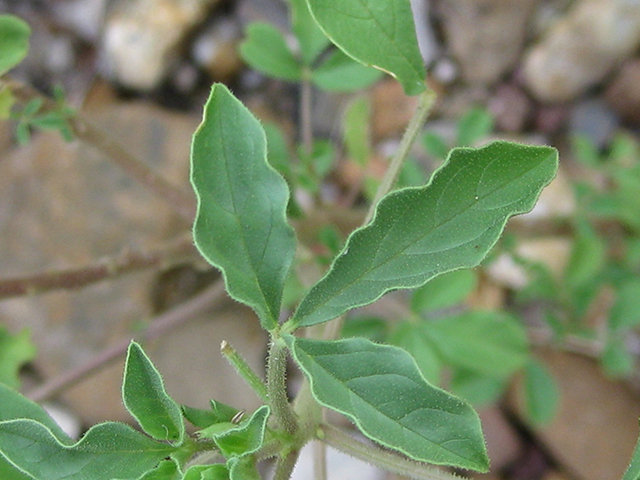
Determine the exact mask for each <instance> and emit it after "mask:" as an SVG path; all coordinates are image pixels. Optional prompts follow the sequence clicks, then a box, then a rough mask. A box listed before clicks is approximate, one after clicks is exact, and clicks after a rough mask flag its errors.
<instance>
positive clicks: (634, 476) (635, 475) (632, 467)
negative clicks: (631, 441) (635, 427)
mask: <svg viewBox="0 0 640 480" xmlns="http://www.w3.org/2000/svg"><path fill="white" fill-rule="evenodd" d="M622 480H640V438H638V443H637V444H636V448H635V449H634V451H633V456H632V457H631V462H630V463H629V467H628V468H627V471H626V472H624V477H622Z"/></svg>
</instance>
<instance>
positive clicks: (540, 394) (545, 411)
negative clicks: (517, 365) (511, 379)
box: [524, 361, 560, 425]
mask: <svg viewBox="0 0 640 480" xmlns="http://www.w3.org/2000/svg"><path fill="white" fill-rule="evenodd" d="M524 399H525V411H526V412H527V416H528V417H529V419H531V421H532V422H533V423H535V424H538V425H544V424H547V423H549V422H550V421H551V420H553V417H554V416H555V414H556V410H557V408H558V402H559V399H560V391H559V390H558V386H557V385H556V382H555V380H554V379H553V377H552V376H551V374H550V373H549V371H548V370H547V368H546V367H545V366H544V365H542V364H541V363H540V362H538V361H531V362H529V363H528V364H527V366H526V369H525V376H524Z"/></svg>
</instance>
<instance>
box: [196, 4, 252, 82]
mask: <svg viewBox="0 0 640 480" xmlns="http://www.w3.org/2000/svg"><path fill="white" fill-rule="evenodd" d="M241 37H242V32H241V31H240V25H239V24H238V22H237V21H236V20H234V19H233V18H231V17H227V16H223V17H219V18H218V19H216V20H214V21H213V22H212V23H211V25H209V26H208V27H207V28H206V29H205V30H204V31H203V32H202V33H200V34H199V35H198V37H197V38H196V40H195V42H194V43H193V46H192V48H191V56H192V57H193V59H194V61H195V63H196V64H197V65H198V66H199V67H200V68H202V69H203V70H204V71H205V72H207V74H208V75H209V76H210V77H211V78H212V79H214V80H217V81H223V82H224V81H225V80H226V81H228V80H230V79H232V78H234V77H235V76H236V75H237V74H238V73H239V72H240V70H241V68H242V66H243V63H242V59H241V58H240V55H239V54H238V48H237V47H238V43H239V42H240V39H241Z"/></svg>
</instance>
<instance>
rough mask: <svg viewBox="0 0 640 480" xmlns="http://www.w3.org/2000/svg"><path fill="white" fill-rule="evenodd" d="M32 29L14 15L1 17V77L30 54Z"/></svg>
mask: <svg viewBox="0 0 640 480" xmlns="http://www.w3.org/2000/svg"><path fill="white" fill-rule="evenodd" d="M30 35H31V28H30V27H29V25H28V24H27V23H26V22H24V21H23V20H21V19H19V18H18V17H16V16H14V15H0V75H4V74H5V73H6V72H7V71H8V70H11V69H12V68H13V67H15V66H16V65H18V64H19V63H20V62H21V61H22V59H23V58H24V57H26V56H27V53H28V52H29V36H30Z"/></svg>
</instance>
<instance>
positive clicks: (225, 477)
mask: <svg viewBox="0 0 640 480" xmlns="http://www.w3.org/2000/svg"><path fill="white" fill-rule="evenodd" d="M182 480H229V469H228V468H227V466H226V465H220V464H219V465H193V466H192V467H189V469H188V470H187V471H186V472H185V474H184V477H183V478H182Z"/></svg>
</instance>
